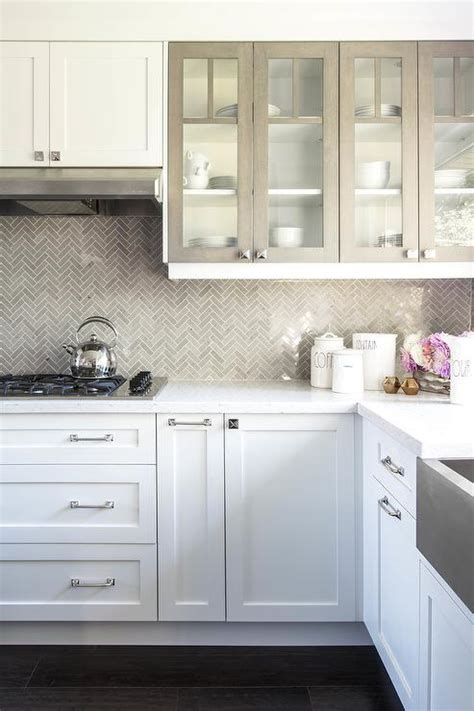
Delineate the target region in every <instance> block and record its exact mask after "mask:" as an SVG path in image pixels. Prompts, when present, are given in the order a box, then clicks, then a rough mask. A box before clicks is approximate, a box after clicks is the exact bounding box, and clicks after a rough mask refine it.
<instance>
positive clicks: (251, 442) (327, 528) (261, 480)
mask: <svg viewBox="0 0 474 711" xmlns="http://www.w3.org/2000/svg"><path fill="white" fill-rule="evenodd" d="M353 436H354V435H353V417H352V415H229V417H228V418H227V429H226V433H225V437H226V439H225V462H226V467H225V468H226V562H227V619H228V621H230V622H310V621H314V622H318V621H322V622H328V621H353V620H355V619H356V613H355V583H354V579H355V563H354V558H355V542H354V505H355V504H354V501H355V497H354V462H353V456H354V455H353V451H354V443H353Z"/></svg>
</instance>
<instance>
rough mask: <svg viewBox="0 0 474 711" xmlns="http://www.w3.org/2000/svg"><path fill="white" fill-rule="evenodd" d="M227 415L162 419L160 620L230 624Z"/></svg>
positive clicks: (159, 447) (159, 522)
mask: <svg viewBox="0 0 474 711" xmlns="http://www.w3.org/2000/svg"><path fill="white" fill-rule="evenodd" d="M223 421H224V417H223V415H215V414H212V415H205V416H203V415H201V414H197V415H179V414H178V415H175V414H173V415H158V551H159V554H158V567H159V577H158V580H159V618H160V620H188V621H195V622H198V621H219V620H225V553H224V432H223Z"/></svg>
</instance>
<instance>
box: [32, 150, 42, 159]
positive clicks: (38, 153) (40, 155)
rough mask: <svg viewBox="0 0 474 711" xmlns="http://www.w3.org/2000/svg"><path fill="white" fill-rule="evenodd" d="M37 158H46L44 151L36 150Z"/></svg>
mask: <svg viewBox="0 0 474 711" xmlns="http://www.w3.org/2000/svg"><path fill="white" fill-rule="evenodd" d="M34 155H35V160H39V161H41V160H44V151H35V153H34Z"/></svg>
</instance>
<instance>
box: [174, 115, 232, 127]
mask: <svg viewBox="0 0 474 711" xmlns="http://www.w3.org/2000/svg"><path fill="white" fill-rule="evenodd" d="M183 123H184V124H186V125H188V126H189V125H195V126H202V125H203V124H211V125H212V126H218V125H219V124H229V123H231V124H232V123H237V117H234V116H222V117H221V118H208V117H204V118H185V119H183Z"/></svg>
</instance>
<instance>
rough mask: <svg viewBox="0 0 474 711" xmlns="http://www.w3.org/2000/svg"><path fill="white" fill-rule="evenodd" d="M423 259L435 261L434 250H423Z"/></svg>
mask: <svg viewBox="0 0 474 711" xmlns="http://www.w3.org/2000/svg"><path fill="white" fill-rule="evenodd" d="M423 259H436V249H424V250H423Z"/></svg>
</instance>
